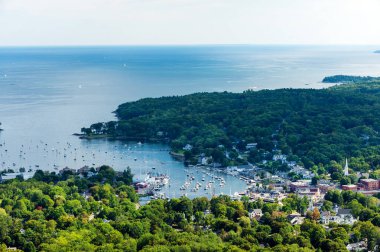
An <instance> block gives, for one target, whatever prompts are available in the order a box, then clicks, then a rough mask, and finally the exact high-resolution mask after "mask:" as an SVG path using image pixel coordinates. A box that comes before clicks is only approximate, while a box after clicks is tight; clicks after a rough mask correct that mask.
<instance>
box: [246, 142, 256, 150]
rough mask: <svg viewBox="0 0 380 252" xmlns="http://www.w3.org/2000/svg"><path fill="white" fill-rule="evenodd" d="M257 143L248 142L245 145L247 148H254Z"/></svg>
mask: <svg viewBox="0 0 380 252" xmlns="http://www.w3.org/2000/svg"><path fill="white" fill-rule="evenodd" d="M256 147H257V143H249V144H247V145H246V146H245V148H246V149H247V150H251V149H256Z"/></svg>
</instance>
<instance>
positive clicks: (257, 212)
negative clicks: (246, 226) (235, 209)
mask: <svg viewBox="0 0 380 252" xmlns="http://www.w3.org/2000/svg"><path fill="white" fill-rule="evenodd" d="M248 215H249V218H250V219H256V220H259V219H260V218H261V217H262V216H263V211H261V209H253V210H252V211H250V212H249V213H248Z"/></svg>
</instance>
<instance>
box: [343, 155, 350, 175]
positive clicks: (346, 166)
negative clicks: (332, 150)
mask: <svg viewBox="0 0 380 252" xmlns="http://www.w3.org/2000/svg"><path fill="white" fill-rule="evenodd" d="M348 175H349V173H348V160H347V158H346V165H345V166H344V176H348Z"/></svg>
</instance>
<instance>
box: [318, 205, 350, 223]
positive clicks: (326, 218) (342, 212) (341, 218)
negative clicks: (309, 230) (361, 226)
mask: <svg viewBox="0 0 380 252" xmlns="http://www.w3.org/2000/svg"><path fill="white" fill-rule="evenodd" d="M356 221H357V219H355V218H354V216H353V215H352V214H351V209H343V208H340V209H339V208H336V215H332V214H331V213H330V212H328V214H325V212H322V214H321V223H322V224H326V225H328V224H329V223H330V222H335V223H337V224H348V225H353V224H354V223H355V222H356Z"/></svg>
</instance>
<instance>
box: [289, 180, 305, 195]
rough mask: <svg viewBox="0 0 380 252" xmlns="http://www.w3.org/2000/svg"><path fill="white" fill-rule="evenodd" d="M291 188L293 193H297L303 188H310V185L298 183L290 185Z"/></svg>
mask: <svg viewBox="0 0 380 252" xmlns="http://www.w3.org/2000/svg"><path fill="white" fill-rule="evenodd" d="M289 188H290V190H291V191H292V192H296V191H298V190H299V189H302V188H309V185H308V184H307V183H305V182H302V181H297V182H292V183H290V185H289Z"/></svg>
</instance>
